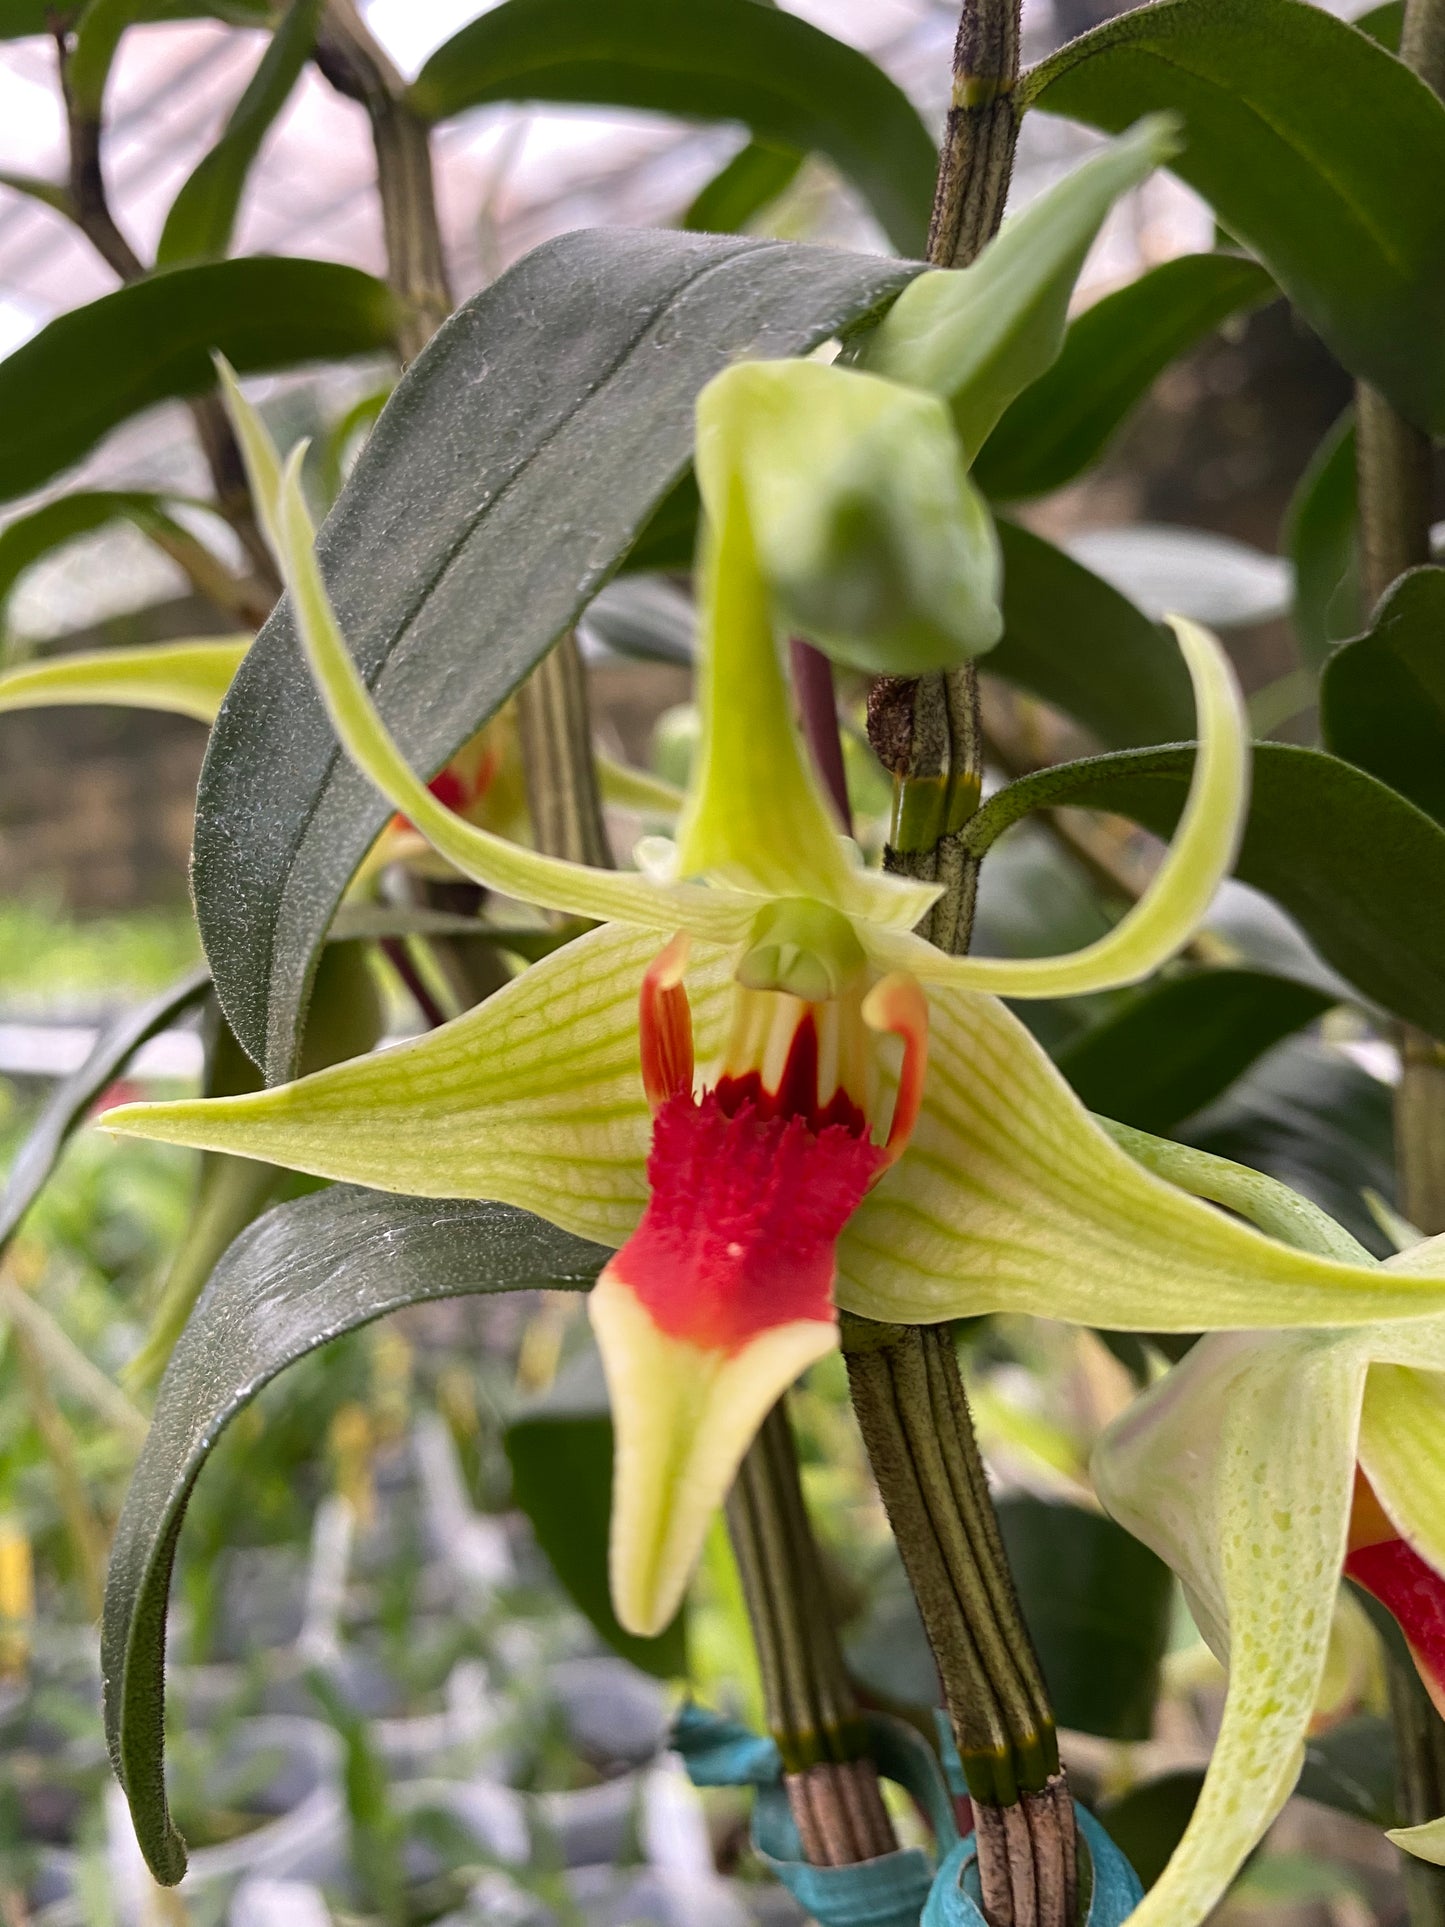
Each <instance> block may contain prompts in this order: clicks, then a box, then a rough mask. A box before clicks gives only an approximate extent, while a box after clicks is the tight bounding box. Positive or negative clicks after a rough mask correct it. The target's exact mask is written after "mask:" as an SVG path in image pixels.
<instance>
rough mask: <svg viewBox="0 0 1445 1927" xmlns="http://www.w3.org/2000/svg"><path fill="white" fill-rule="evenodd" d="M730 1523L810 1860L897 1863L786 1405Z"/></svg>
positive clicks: (768, 1427) (735, 1500)
mask: <svg viewBox="0 0 1445 1927" xmlns="http://www.w3.org/2000/svg"><path fill="white" fill-rule="evenodd" d="M727 1522H728V1532H729V1535H730V1536H731V1539H732V1545H733V1553H734V1556H735V1557H736V1559H737V1563H738V1571H739V1573H740V1575H741V1577H742V1583H743V1596H744V1598H745V1600H746V1602H747V1608H748V1618H749V1620H750V1622H751V1624H752V1629H753V1638H754V1641H755V1643H756V1645H757V1652H758V1666H759V1670H760V1671H761V1673H762V1679H763V1697H764V1700H765V1702H766V1706H767V1719H768V1727H769V1730H770V1732H771V1733H772V1736H773V1738H774V1740H776V1742H777V1745H778V1751H779V1752H780V1753H781V1754H782V1757H783V1773H784V1785H785V1786H786V1788H787V1791H788V1803H789V1805H790V1807H791V1808H792V1812H793V1818H794V1820H795V1821H796V1822H797V1826H798V1832H799V1835H800V1836H801V1838H802V1842H803V1851H804V1853H805V1855H806V1856H807V1858H808V1859H809V1860H810V1861H811V1862H812V1863H813V1864H814V1865H815V1866H822V1867H843V1866H851V1865H853V1864H854V1863H855V1862H857V1861H860V1860H874V1859H877V1858H878V1857H879V1856H880V1855H881V1854H885V1853H891V1852H892V1851H893V1849H894V1848H895V1847H896V1846H897V1844H898V1842H897V1838H896V1836H895V1835H894V1832H893V1824H892V1822H891V1821H890V1820H889V1818H888V1814H887V1811H886V1809H885V1808H884V1805H883V1797H882V1793H881V1791H880V1789H879V1785H878V1775H877V1772H876V1771H875V1769H874V1766H873V1763H872V1761H871V1760H870V1759H869V1758H868V1757H867V1748H866V1737H865V1733H864V1728H863V1723H862V1720H861V1717H860V1714H859V1709H858V1702H857V1700H856V1698H855V1696H854V1693H853V1688H852V1685H851V1683H850V1681H849V1679H848V1674H847V1669H846V1668H845V1666H844V1663H843V1653H842V1649H841V1647H840V1646H839V1643H838V1634H837V1629H836V1628H835V1626H834V1624H833V1618H832V1614H831V1611H830V1610H829V1606H828V1594H827V1587H826V1583H825V1580H824V1575H823V1570H822V1563H821V1561H820V1559H819V1556H818V1546H817V1541H816V1540H815V1539H814V1537H813V1529H812V1526H811V1524H810V1522H809V1519H808V1513H807V1508H806V1506H805V1505H804V1503H803V1490H802V1485H801V1483H800V1481H799V1477H798V1460H797V1453H796V1450H795V1447H794V1444H793V1435H792V1430H791V1428H790V1426H789V1424H788V1417H787V1411H786V1408H785V1406H784V1405H783V1404H782V1403H781V1402H780V1403H779V1404H777V1405H775V1406H774V1407H773V1409H772V1411H771V1412H770V1413H769V1414H768V1416H767V1418H766V1419H765V1420H764V1421H763V1424H762V1428H761V1430H760V1431H759V1433H758V1436H757V1438H756V1439H755V1440H754V1441H753V1443H752V1445H751V1446H750V1447H749V1449H748V1452H747V1454H746V1456H745V1457H744V1459H743V1462H742V1465H741V1466H740V1467H739V1469H738V1476H737V1480H736V1483H735V1484H734V1486H733V1489H732V1492H731V1494H730V1495H729V1498H728V1503H727Z"/></svg>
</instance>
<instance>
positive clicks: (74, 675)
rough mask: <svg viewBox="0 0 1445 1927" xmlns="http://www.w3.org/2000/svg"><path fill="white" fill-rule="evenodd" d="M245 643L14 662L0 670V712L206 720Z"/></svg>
mask: <svg viewBox="0 0 1445 1927" xmlns="http://www.w3.org/2000/svg"><path fill="white" fill-rule="evenodd" d="M250 646H251V638H250V637H249V636H197V637H195V638H194V639H188V640H186V641H184V642H156V643H145V644H142V645H140V646H139V647H137V648H134V649H83V650H77V651H76V652H75V653H74V654H73V655H68V656H49V657H46V658H45V659H44V660H43V661H41V662H26V663H21V664H19V665H18V666H17V667H16V668H14V669H7V670H5V671H3V672H0V712H3V711H5V710H7V709H48V708H50V707H51V706H52V705H56V704H89V703H97V704H102V705H106V706H112V705H114V706H118V707H120V708H122V709H166V710H170V711H171V712H172V713H173V714H175V715H178V716H193V717H194V718H195V719H196V721H197V722H201V723H212V722H214V721H215V720H216V711H217V710H218V709H219V708H220V707H221V698H222V697H223V696H224V695H225V693H226V691H227V690H228V689H229V688H230V686H231V682H232V679H233V678H234V676H235V674H236V671H237V670H238V669H239V668H240V667H241V658H242V657H243V656H244V655H245V653H246V651H247V650H248V649H249V648H250Z"/></svg>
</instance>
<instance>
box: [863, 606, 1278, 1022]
mask: <svg viewBox="0 0 1445 1927" xmlns="http://www.w3.org/2000/svg"><path fill="white" fill-rule="evenodd" d="M1170 627H1171V628H1172V629H1173V631H1174V634H1175V636H1176V638H1177V640H1178V643H1179V649H1180V653H1181V654H1182V655H1183V657H1184V660H1185V662H1186V663H1187V665H1188V667H1189V674H1190V678H1191V680H1192V681H1193V684H1194V692H1195V701H1196V704H1197V706H1198V715H1199V750H1198V754H1197V756H1196V758H1195V759H1194V764H1193V769H1192V773H1191V777H1190V783H1189V792H1188V797H1187V799H1186V801H1185V805H1184V808H1183V810H1182V812H1181V813H1180V816H1179V819H1178V825H1177V829H1176V832H1175V835H1174V839H1173V841H1172V842H1171V843H1170V845H1169V848H1168V850H1167V851H1166V852H1165V856H1164V861H1163V862H1162V863H1161V864H1160V865H1159V868H1158V870H1157V871H1156V872H1155V874H1154V876H1153V877H1152V878H1151V879H1150V882H1149V885H1148V888H1147V889H1146V890H1145V891H1144V894H1143V895H1142V896H1141V897H1140V898H1139V900H1138V902H1137V903H1136V904H1134V906H1133V907H1132V908H1131V909H1130V910H1129V911H1128V912H1127V913H1126V914H1125V915H1124V917H1122V918H1121V920H1120V921H1119V922H1118V923H1117V924H1116V925H1115V926H1114V928H1113V929H1112V930H1110V931H1108V932H1106V934H1105V935H1103V936H1102V937H1099V938H1096V940H1095V941H1094V942H1093V943H1091V944H1086V945H1085V946H1084V948H1083V949H1082V950H1073V951H1069V952H1066V953H1065V954H1064V955H1062V956H1058V957H1038V958H1002V957H946V956H944V954H943V953H942V951H938V950H934V949H933V948H932V947H931V946H930V945H927V944H923V943H920V942H919V941H918V940H917V939H916V938H911V939H910V938H905V939H902V940H895V939H892V938H891V937H890V936H888V935H886V934H879V935H877V936H875V937H874V938H873V940H872V944H871V947H872V951H873V955H874V957H875V958H876V959H877V960H879V961H880V962H886V963H888V964H891V965H894V966H896V967H898V968H903V969H907V970H911V971H912V972H913V974H914V975H915V976H916V977H919V978H921V979H923V980H924V981H925V982H931V983H953V984H959V985H962V986H966V987H967V988H968V989H970V990H989V991H993V992H994V993H995V995H997V996H1000V997H1060V996H1061V997H1075V996H1082V995H1083V994H1085V993H1086V992H1088V991H1091V990H1104V989H1112V988H1114V987H1115V986H1117V985H1119V984H1130V983H1138V982H1139V981H1140V980H1141V979H1142V978H1144V977H1147V976H1148V975H1149V973H1150V972H1151V971H1153V970H1157V969H1158V967H1159V966H1160V964H1162V963H1164V962H1165V961H1167V959H1168V958H1170V957H1172V956H1174V955H1175V953H1176V952H1177V951H1178V950H1179V949H1180V948H1182V946H1183V945H1184V944H1185V943H1187V942H1188V941H1189V939H1190V937H1191V936H1192V935H1193V933H1194V932H1195V931H1196V930H1197V929H1198V928H1199V926H1200V924H1201V923H1202V922H1203V921H1204V917H1205V913H1206V912H1207V910H1208V908H1209V905H1210V904H1211V903H1212V902H1213V900H1214V895H1215V892H1216V891H1217V890H1218V888H1219V886H1220V884H1221V883H1222V882H1223V881H1224V879H1225V878H1226V877H1227V876H1228V875H1229V872H1230V869H1231V867H1232V865H1233V862H1234V854H1235V851H1236V849H1237V848H1238V845H1239V835H1240V831H1241V829H1242V828H1243V825H1244V818H1245V812H1246V805H1247V801H1248V796H1249V753H1250V746H1249V731H1248V725H1247V723H1246V720H1245V715H1244V699H1243V697H1242V696H1241V695H1240V691H1239V684H1238V683H1237V682H1236V680H1235V677H1234V671H1233V669H1232V668H1231V667H1230V663H1229V658H1228V657H1227V656H1226V655H1225V653H1224V651H1223V649H1221V647H1220V645H1219V643H1218V642H1217V640H1216V639H1215V638H1214V637H1213V636H1211V635H1210V634H1209V632H1208V630H1207V629H1201V628H1200V627H1199V626H1198V624H1197V623H1193V622H1186V621H1185V620H1184V619H1183V618H1182V617H1180V616H1175V617H1173V618H1171V621H1170ZM1050 773H1052V772H1050ZM1005 794H1007V792H1005ZM995 801H996V799H995ZM977 820H978V819H977V818H975V819H974V821H975V822H976V821H977ZM990 827H991V826H990Z"/></svg>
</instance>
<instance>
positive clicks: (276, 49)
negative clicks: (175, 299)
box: [156, 0, 320, 268]
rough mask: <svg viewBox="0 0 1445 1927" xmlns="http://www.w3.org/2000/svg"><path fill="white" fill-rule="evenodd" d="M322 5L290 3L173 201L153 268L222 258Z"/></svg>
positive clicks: (308, 0)
mask: <svg viewBox="0 0 1445 1927" xmlns="http://www.w3.org/2000/svg"><path fill="white" fill-rule="evenodd" d="M319 13H320V0H288V5H287V9H286V12H285V14H284V16H283V17H282V20H281V24H280V26H278V27H277V29H276V31H275V33H274V34H273V35H272V37H271V44H270V46H269V47H268V48H267V49H266V51H265V53H264V54H263V55H262V56H261V63H260V65H259V66H258V67H257V69H256V71H255V73H254V74H252V76H251V79H250V81H249V82H248V84H247V87H246V91H245V92H244V93H243V94H242V96H241V98H240V99H239V100H238V101H237V103H236V105H235V107H234V108H233V109H232V112H231V117H230V119H229V120H228V121H227V122H226V127H225V131H224V133H223V134H222V135H221V138H220V139H219V140H218V141H217V142H216V145H215V146H214V147H213V148H212V149H211V150H210V152H209V153H208V154H206V155H205V156H204V157H203V158H202V159H201V161H200V162H199V163H198V164H197V166H196V168H195V170H194V171H193V172H192V173H191V175H190V176H189V177H188V179H187V180H186V182H185V184H184V186H183V187H182V188H181V191H180V192H179V194H177V196H176V198H175V200H174V201H172V203H171V209H170V212H169V214H167V216H166V224H165V226H164V227H163V228H162V229H161V238H160V241H159V243H158V244H157V247H156V266H157V267H159V268H171V267H175V266H177V265H178V264H179V263H180V262H182V261H204V260H209V259H211V258H213V257H215V256H218V255H223V254H225V253H226V251H227V249H228V248H229V247H230V244H231V230H232V229H233V228H234V226H235V224H236V214H237V210H238V209H239V208H240V205H241V196H242V194H243V193H244V192H245V188H246V177H247V175H248V174H249V172H250V170H251V163H252V162H253V161H254V160H255V158H256V156H257V154H258V153H259V152H260V148H261V143H262V141H263V140H264V139H265V138H266V135H267V134H268V133H269V132H270V129H271V125H272V123H273V122H274V120H275V119H276V116H277V115H278V114H279V113H280V112H281V109H282V108H283V107H284V106H285V105H286V102H287V100H288V99H289V98H290V95H291V89H292V88H293V87H294V86H295V85H296V82H297V81H298V80H299V79H300V77H301V70H302V68H303V67H304V66H305V65H306V61H307V58H308V57H309V55H310V52H311V45H312V42H313V41H314V39H315V38H316V21H317V18H318V15H319Z"/></svg>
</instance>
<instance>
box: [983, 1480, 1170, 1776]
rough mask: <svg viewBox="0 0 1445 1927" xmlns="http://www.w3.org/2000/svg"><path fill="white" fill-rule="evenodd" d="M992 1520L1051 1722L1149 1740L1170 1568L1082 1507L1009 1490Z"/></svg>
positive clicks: (1111, 1735) (1166, 1636)
mask: <svg viewBox="0 0 1445 1927" xmlns="http://www.w3.org/2000/svg"><path fill="white" fill-rule="evenodd" d="M998 1522H999V1525H1000V1527H1001V1529H1002V1531H1003V1542H1004V1549H1005V1551H1006V1552H1007V1553H1008V1562H1009V1567H1010V1569H1011V1571H1012V1572H1013V1576H1014V1583H1015V1584H1016V1585H1017V1587H1018V1591H1019V1598H1020V1600H1021V1601H1022V1604H1023V1609H1024V1617H1025V1619H1026V1620H1027V1621H1028V1627H1029V1631H1030V1632H1031V1633H1032V1634H1033V1638H1034V1645H1035V1647H1036V1648H1037V1650H1038V1655H1039V1664H1040V1665H1041V1666H1042V1667H1043V1670H1044V1679H1045V1681H1046V1682H1047V1684H1048V1688H1049V1696H1050V1698H1051V1699H1052V1700H1053V1704H1054V1713H1055V1716H1056V1718H1057V1719H1058V1722H1059V1724H1060V1725H1061V1726H1073V1727H1077V1728H1078V1729H1079V1730H1080V1731H1081V1732H1084V1733H1098V1734H1102V1735H1103V1736H1104V1737H1105V1738H1106V1739H1112V1740H1145V1739H1148V1737H1149V1735H1150V1733H1151V1732H1152V1731H1153V1725H1154V1701H1155V1699H1156V1698H1157V1697H1158V1692H1159V1666H1160V1662H1161V1661H1162V1660H1163V1657H1164V1653H1165V1650H1166V1648H1167V1647H1168V1644H1169V1623H1170V1616H1171V1611H1172V1607H1173V1600H1174V1582H1173V1579H1172V1578H1171V1576H1170V1573H1169V1568H1168V1567H1167V1566H1166V1565H1165V1564H1164V1563H1163V1561H1162V1560H1160V1559H1157V1558H1156V1557H1155V1556H1154V1554H1153V1553H1152V1552H1150V1550H1149V1548H1148V1547H1147V1546H1143V1545H1141V1544H1140V1543H1139V1541H1138V1540H1137V1539H1133V1538H1131V1537H1130V1536H1129V1534H1128V1533H1127V1532H1125V1531H1124V1529H1123V1527H1122V1526H1117V1525H1115V1523H1114V1521H1113V1520H1112V1519H1106V1518H1105V1517H1104V1515H1103V1514H1102V1513H1099V1512H1086V1511H1085V1510H1084V1509H1083V1507H1082V1506H1073V1505H1054V1504H1047V1503H1046V1502H1045V1501H1044V1500H1042V1499H1031V1498H1022V1497H1011V1498H1007V1499H1005V1500H1004V1501H1003V1502H1002V1503H1001V1504H1000V1506H999V1508H998Z"/></svg>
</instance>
